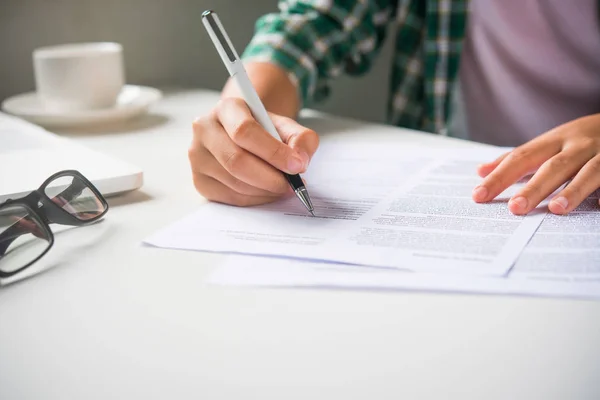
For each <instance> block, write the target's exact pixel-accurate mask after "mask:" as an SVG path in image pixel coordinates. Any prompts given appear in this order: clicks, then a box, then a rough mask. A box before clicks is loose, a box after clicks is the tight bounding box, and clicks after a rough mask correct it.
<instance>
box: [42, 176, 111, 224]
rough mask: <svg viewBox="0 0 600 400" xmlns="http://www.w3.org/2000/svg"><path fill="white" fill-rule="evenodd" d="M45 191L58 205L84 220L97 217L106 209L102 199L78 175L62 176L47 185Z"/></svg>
mask: <svg viewBox="0 0 600 400" xmlns="http://www.w3.org/2000/svg"><path fill="white" fill-rule="evenodd" d="M44 191H45V193H46V196H48V198H49V199H50V200H52V201H53V202H54V203H55V204H56V205H58V206H59V207H61V208H62V209H63V210H65V211H66V212H68V213H69V214H71V215H73V216H75V217H77V218H78V219H80V220H82V221H87V220H90V219H93V218H96V217H97V216H99V215H100V214H102V213H103V212H104V211H105V210H106V204H105V203H104V202H103V201H102V199H100V198H99V197H98V196H96V193H94V191H93V190H92V189H91V188H90V187H89V186H88V184H87V183H85V182H84V181H83V180H81V179H79V178H78V177H76V176H72V175H65V176H60V177H58V178H56V179H55V180H53V181H52V182H50V183H49V184H48V185H46V188H45V189H44Z"/></svg>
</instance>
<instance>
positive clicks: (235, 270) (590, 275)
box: [210, 191, 600, 300]
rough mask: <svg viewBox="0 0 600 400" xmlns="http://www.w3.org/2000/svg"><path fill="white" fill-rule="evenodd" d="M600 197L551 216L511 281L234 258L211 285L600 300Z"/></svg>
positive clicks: (216, 275) (226, 263) (516, 268)
mask: <svg viewBox="0 0 600 400" xmlns="http://www.w3.org/2000/svg"><path fill="white" fill-rule="evenodd" d="M599 193H600V191H599V192H597V193H595V194H594V195H593V197H590V198H589V199H588V200H587V201H586V202H585V203H584V204H583V205H582V206H580V207H579V208H578V209H577V210H576V211H575V212H572V213H571V214H570V215H568V216H555V215H552V214H548V215H547V216H546V217H545V220H544V221H543V223H542V224H541V226H540V228H539V230H538V231H537V232H536V234H535V235H534V237H533V239H532V240H531V241H530V242H529V244H528V245H527V247H526V248H525V250H524V252H523V253H522V255H521V256H520V257H519V259H518V261H517V263H516V264H515V266H514V267H513V269H512V270H511V271H510V272H509V274H508V276H506V277H482V276H465V275H448V274H430V273H410V272H406V271H398V270H389V269H386V270H384V269H375V268H365V267H358V266H347V265H344V266H340V265H336V264H326V263H310V262H305V261H298V260H284V259H280V258H265V257H249V256H229V257H228V258H227V260H226V262H225V264H224V265H222V266H221V267H219V268H218V269H217V271H216V272H215V273H214V274H213V276H212V277H211V280H210V282H211V283H214V284H218V285H234V286H270V287H276V286H286V287H329V288H334V287H337V288H354V289H360V288H364V289H371V290H372V289H384V290H390V289H398V290H413V291H436V292H465V293H484V294H512V295H526V296H550V297H572V298H589V299H599V300H600V207H599V206H598V194H599Z"/></svg>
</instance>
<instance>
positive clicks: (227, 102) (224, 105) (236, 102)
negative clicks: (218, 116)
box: [214, 97, 245, 113]
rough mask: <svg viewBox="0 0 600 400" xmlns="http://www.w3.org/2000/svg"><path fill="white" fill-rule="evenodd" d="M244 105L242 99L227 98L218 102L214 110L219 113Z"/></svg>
mask: <svg viewBox="0 0 600 400" xmlns="http://www.w3.org/2000/svg"><path fill="white" fill-rule="evenodd" d="M242 105H245V103H244V100H242V99H240V98H239V97H225V98H222V99H220V100H219V101H218V102H217V105H216V106H215V108H214V110H215V111H216V112H217V113H219V112H220V111H223V110H227V109H230V108H238V107H241V106H242Z"/></svg>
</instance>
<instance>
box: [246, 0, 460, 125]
mask: <svg viewBox="0 0 600 400" xmlns="http://www.w3.org/2000/svg"><path fill="white" fill-rule="evenodd" d="M467 11H468V0H280V1H279V13H272V14H267V15H265V16H264V17H262V18H260V19H259V20H258V22H257V23H256V34H255V36H254V37H253V39H252V41H251V42H250V44H249V45H248V47H247V48H246V50H245V52H244V54H243V59H244V60H245V61H250V60H253V61H268V62H272V63H274V64H277V65H279V66H281V67H283V68H284V69H286V70H287V71H289V72H290V76H291V77H292V79H293V80H294V81H295V83H296V84H297V85H298V87H299V89H300V92H301V96H302V101H303V103H304V105H310V104H311V103H314V102H317V101H319V100H321V99H323V98H325V97H326V96H327V94H328V92H329V89H328V86H329V82H330V81H331V79H333V78H335V77H336V76H338V75H340V74H341V73H342V72H346V73H347V74H350V75H360V74H364V73H365V72H367V71H368V70H369V69H370V67H371V65H372V63H373V60H374V59H375V57H376V56H377V53H378V52H379V49H380V48H381V45H382V43H383V40H384V38H385V35H386V31H387V29H388V27H389V25H390V24H391V23H392V22H394V23H395V25H396V26H397V30H396V32H397V33H396V45H395V46H396V47H395V55H394V60H393V70H392V80H391V90H390V96H389V101H388V122H389V123H391V124H394V125H399V126H404V127H407V128H413V129H420V130H425V131H430V132H437V133H440V132H443V131H444V129H445V127H446V122H447V120H448V115H449V112H450V110H449V108H450V97H451V91H452V90H451V89H452V86H453V83H454V81H455V80H456V77H457V73H458V67H459V60H460V53H461V50H462V40H463V37H464V33H465V27H466V21H467Z"/></svg>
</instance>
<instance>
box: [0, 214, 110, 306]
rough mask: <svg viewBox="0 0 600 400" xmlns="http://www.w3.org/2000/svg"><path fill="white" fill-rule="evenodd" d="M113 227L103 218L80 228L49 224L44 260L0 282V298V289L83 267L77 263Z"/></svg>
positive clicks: (107, 235) (108, 234) (104, 237)
mask: <svg viewBox="0 0 600 400" xmlns="http://www.w3.org/2000/svg"><path fill="white" fill-rule="evenodd" d="M113 228H114V226H113V224H111V223H110V221H109V220H106V219H101V220H100V221H98V222H96V223H93V224H91V225H87V226H81V227H74V226H64V225H52V232H53V233H54V246H52V248H51V249H50V251H49V252H48V253H47V254H46V255H45V256H44V257H42V258H41V259H40V260H38V261H37V262H36V263H35V264H33V265H31V266H30V267H28V268H27V269H25V270H24V271H23V272H21V273H19V274H17V275H15V276H14V277H10V278H8V279H4V280H2V282H1V283H0V295H1V293H2V292H3V290H2V288H8V287H15V286H18V285H20V284H23V283H25V282H27V281H30V280H32V279H37V278H38V277H40V276H42V275H46V274H48V273H49V272H52V271H58V270H60V269H61V268H65V267H69V266H74V265H77V266H79V267H81V266H82V265H85V263H82V262H78V261H80V260H82V259H84V258H85V257H87V256H89V253H90V250H92V249H93V248H94V247H95V246H98V245H99V244H100V243H101V242H102V241H104V240H106V239H107V238H108V237H109V236H110V235H111V233H112V230H113Z"/></svg>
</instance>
